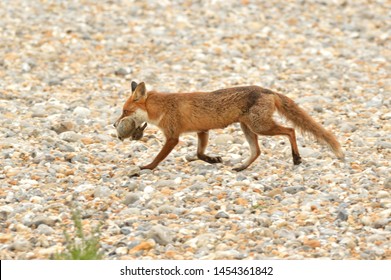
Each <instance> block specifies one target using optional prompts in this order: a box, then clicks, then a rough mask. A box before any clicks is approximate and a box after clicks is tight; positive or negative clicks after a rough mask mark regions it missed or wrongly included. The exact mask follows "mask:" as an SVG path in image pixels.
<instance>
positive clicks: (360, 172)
mask: <svg viewBox="0 0 391 280" xmlns="http://www.w3.org/2000/svg"><path fill="white" fill-rule="evenodd" d="M166 2H168V1H132V2H131V3H129V2H127V1H98V2H96V3H93V4H92V3H83V4H81V3H79V1H72V2H71V3H69V5H62V3H61V1H49V2H47V1H29V5H28V9H27V10H26V7H25V6H24V5H20V3H19V1H9V3H7V9H0V16H1V18H2V21H1V25H2V26H3V27H4V28H3V29H4V30H6V31H7V32H8V33H9V35H10V36H8V37H10V38H11V37H12V48H10V47H9V44H8V43H7V42H6V44H2V45H0V57H1V59H0V76H1V79H0V89H1V90H0V119H1V120H2V123H1V126H0V180H1V188H0V227H1V230H0V258H1V259H48V258H50V255H51V254H53V253H56V252H58V251H61V250H63V249H64V247H65V246H66V244H65V243H66V241H65V237H64V233H63V231H64V229H67V230H68V229H69V233H72V229H73V222H72V219H71V216H72V212H73V211H74V210H80V212H81V213H82V224H83V228H84V229H85V231H86V233H88V232H90V231H91V229H93V228H95V227H96V226H97V225H101V238H100V247H101V252H102V254H103V258H104V259H112V260H118V259H140V260H147V259H149V260H151V259H152V260H155V259H205V260H209V259H247V260H250V259H313V258H318V259H379V260H380V259H383V260H385V259H391V255H390V244H391V237H390V234H389V232H390V230H391V221H390V219H391V212H390V209H391V196H390V189H391V179H390V176H389V174H391V166H390V160H389V158H390V154H389V153H390V148H391V146H390V140H389V139H390V125H389V120H390V119H391V115H390V106H391V103H390V100H389V98H387V97H388V95H387V94H388V92H389V90H388V88H389V87H390V85H391V84H390V82H389V79H388V76H387V74H388V72H389V70H388V68H387V66H388V64H389V63H387V62H388V59H387V57H386V53H387V49H386V48H387V43H388V41H387V39H388V37H389V30H388V29H389V28H388V27H389V26H388V25H387V24H384V23H385V22H388V21H387V20H388V18H389V10H388V9H387V6H386V5H384V3H382V2H384V1H373V3H371V5H367V4H366V3H364V2H365V1H358V2H357V3H356V2H354V5H353V4H352V3H351V2H352V1H350V2H349V1H348V2H347V3H345V2H346V1H334V2H335V3H334V2H333V3H329V2H328V1H299V2H300V3H298V1H273V5H271V4H270V3H269V2H267V1H211V2H210V3H209V6H208V9H207V10H205V7H204V6H205V5H203V4H200V3H199V2H197V1H176V2H175V1H172V3H171V2H170V3H169V4H167V3H166ZM341 5H342V6H343V9H341V7H342V6H341ZM10 11H12V13H10ZM286 11H289V13H287V12H286ZM200 14H202V15H203V16H199V15H200ZM58 15H61V20H58ZM75 18H76V19H80V20H76V21H75V20H74V19H75ZM129 18H131V19H132V20H129ZM85 19H88V20H87V21H85ZM90 19H94V20H90ZM341 19H343V20H342V21H341ZM151 22H153V25H154V26H151ZM53 23H55V24H53ZM308 26H311V28H308ZM5 27H6V28H5ZM155 27H156V28H155ZM330 27H332V28H330ZM361 27H365V28H361ZM146 30H148V32H145V31H146ZM11 35H12V36H11ZM6 37H7V36H6ZM260 46H261V47H260ZM286 46H289V47H288V48H287V47H286ZM133 80H134V81H136V82H141V81H145V82H146V86H147V89H148V90H160V91H164V92H175V91H183V92H190V91H212V90H217V89H220V88H226V87H234V86H241V85H251V84H254V85H259V86H263V87H266V88H269V89H271V90H273V91H277V92H281V93H283V94H285V95H287V96H288V97H291V98H292V99H294V100H295V102H296V103H297V104H299V105H300V106H301V107H303V109H304V110H306V111H307V112H308V113H309V114H310V115H311V116H313V118H314V119H315V120H316V121H318V122H319V123H321V124H322V125H323V126H324V127H325V128H326V129H327V130H330V131H332V132H333V133H334V134H335V135H336V137H337V139H338V140H339V141H340V143H341V146H342V148H343V150H344V152H345V154H346V159H345V161H340V160H338V159H337V158H336V157H335V156H334V154H333V153H332V152H331V151H330V150H329V149H328V148H327V147H326V146H324V145H322V144H320V143H318V142H317V141H315V140H314V139H312V138H311V137H310V136H306V135H303V134H301V132H300V131H299V129H296V138H297V142H298V146H299V150H300V153H301V156H302V158H303V162H302V164H300V165H297V166H296V165H293V163H292V155H291V148H290V144H289V140H288V139H287V138H286V137H284V136H274V137H268V136H259V144H260V149H261V155H260V157H259V158H257V159H256V160H255V162H254V163H253V164H252V165H251V166H250V167H249V168H248V169H246V170H243V171H241V172H236V171H233V170H232V169H233V168H234V167H236V166H238V165H240V164H241V163H242V162H243V161H245V159H246V158H247V157H248V156H249V154H250V149H249V146H248V144H247V143H246V141H245V137H244V135H243V132H242V131H241V129H240V125H239V124H234V125H229V126H228V127H226V128H221V129H216V130H211V131H210V133H209V145H208V147H207V149H206V153H207V154H209V155H211V156H221V157H222V158H223V163H221V164H208V163H206V162H203V161H201V160H196V161H190V162H189V161H188V160H187V159H189V158H193V157H194V156H195V155H196V151H197V145H198V144H197V141H198V140H197V136H196V134H195V133H189V134H184V135H181V137H180V142H179V143H178V145H177V146H176V147H175V148H174V149H173V151H172V152H171V153H170V154H169V155H168V156H167V157H166V158H165V160H163V161H162V162H161V163H160V164H159V166H158V167H157V168H156V169H154V170H152V171H151V170H140V168H139V166H143V165H145V164H148V163H150V162H151V161H152V160H153V158H154V157H155V156H156V155H157V154H158V153H159V151H160V149H161V147H162V146H163V145H164V141H165V139H164V135H163V133H162V132H161V131H159V130H158V129H157V128H156V127H155V126H153V125H148V126H147V128H146V129H145V131H144V133H143V137H142V138H141V139H140V140H138V141H130V140H124V141H120V140H119V139H118V138H117V135H116V134H117V133H116V129H115V128H114V127H113V123H114V122H115V120H117V119H118V117H119V116H120V114H121V112H122V106H123V103H124V101H125V100H126V98H128V96H129V94H130V87H131V81H133ZM216 110H219V108H216ZM218 117H221V116H220V115H219V116H218ZM275 119H276V120H278V122H281V123H282V124H283V125H284V126H285V125H286V126H289V127H291V126H292V124H290V123H289V122H285V121H284V120H283V118H282V117H280V116H278V115H277V114H276V116H275ZM285 123H286V124H285Z"/></svg>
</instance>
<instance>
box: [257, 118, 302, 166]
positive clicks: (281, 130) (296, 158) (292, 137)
mask: <svg viewBox="0 0 391 280" xmlns="http://www.w3.org/2000/svg"><path fill="white" fill-rule="evenodd" d="M259 134H261V135H266V136H274V135H285V136H288V138H289V142H290V144H291V149H292V157H293V163H294V164H295V165H298V164H300V163H301V157H300V153H299V149H298V147H297V142H296V133H295V130H294V129H293V128H290V127H284V126H281V125H278V124H276V123H274V124H273V125H272V126H271V127H270V128H269V129H267V130H263V131H260V132H259Z"/></svg>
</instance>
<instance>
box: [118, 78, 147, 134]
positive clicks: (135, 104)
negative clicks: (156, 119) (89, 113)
mask: <svg viewBox="0 0 391 280" xmlns="http://www.w3.org/2000/svg"><path fill="white" fill-rule="evenodd" d="M146 97H147V90H146V87H145V83H144V82H141V83H139V84H137V83H136V82H134V81H133V82H132V94H131V95H130V96H129V98H128V99H127V100H126V102H125V104H124V106H123V108H122V114H121V116H120V117H119V118H118V119H117V121H116V122H115V123H114V127H115V128H117V126H118V125H119V123H120V122H121V121H122V120H123V119H124V118H131V119H132V120H133V121H134V123H135V127H136V128H138V129H140V128H141V127H142V130H144V129H145V127H146V124H145V125H143V126H142V124H143V123H144V122H146V120H147V118H148V117H147V111H146V108H145V99H146Z"/></svg>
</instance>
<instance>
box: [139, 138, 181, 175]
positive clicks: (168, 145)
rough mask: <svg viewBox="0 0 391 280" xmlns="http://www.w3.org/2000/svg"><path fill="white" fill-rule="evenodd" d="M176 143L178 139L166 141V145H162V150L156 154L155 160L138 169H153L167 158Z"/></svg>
mask: <svg viewBox="0 0 391 280" xmlns="http://www.w3.org/2000/svg"><path fill="white" fill-rule="evenodd" d="M178 142H179V138H169V139H167V141H166V143H165V144H164V146H163V148H162V149H161V151H160V152H159V153H158V155H157V156H156V158H155V159H154V160H153V161H152V162H151V163H150V164H148V165H145V166H142V167H140V169H154V168H155V167H156V166H158V164H159V163H160V162H161V161H162V160H163V159H165V158H166V157H167V156H168V154H169V153H171V151H172V150H173V149H174V148H175V146H176V145H177V144H178Z"/></svg>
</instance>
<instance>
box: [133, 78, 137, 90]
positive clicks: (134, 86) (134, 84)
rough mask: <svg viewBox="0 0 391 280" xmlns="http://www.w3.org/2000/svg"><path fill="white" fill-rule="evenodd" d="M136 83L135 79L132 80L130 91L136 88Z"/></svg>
mask: <svg viewBox="0 0 391 280" xmlns="http://www.w3.org/2000/svg"><path fill="white" fill-rule="evenodd" d="M136 87H137V83H136V82H135V81H132V92H134V91H135V90H136Z"/></svg>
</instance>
